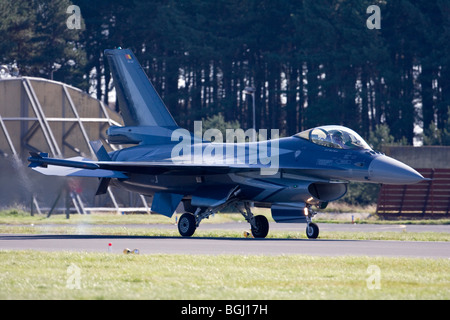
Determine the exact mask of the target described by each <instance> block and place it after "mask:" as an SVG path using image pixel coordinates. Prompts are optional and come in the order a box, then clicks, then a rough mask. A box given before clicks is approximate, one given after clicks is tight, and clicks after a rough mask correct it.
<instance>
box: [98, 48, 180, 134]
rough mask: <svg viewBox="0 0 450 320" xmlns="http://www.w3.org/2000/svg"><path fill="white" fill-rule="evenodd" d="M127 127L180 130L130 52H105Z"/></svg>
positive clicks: (125, 50)
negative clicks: (176, 128)
mask: <svg viewBox="0 0 450 320" xmlns="http://www.w3.org/2000/svg"><path fill="white" fill-rule="evenodd" d="M105 56H106V58H107V59H108V63H109V66H110V68H111V73H112V76H113V80H114V86H115V87H116V94H117V98H118V101H119V109H120V111H121V113H122V118H123V121H124V123H125V126H157V127H177V124H176V122H175V120H174V119H173V117H172V115H171V114H170V112H169V110H167V108H166V106H165V105H164V102H163V101H162V100H161V98H160V96H159V95H158V93H157V92H156V90H155V88H154V87H153V85H152V83H151V82H150V80H149V79H148V77H147V75H146V73H145V71H144V70H143V69H142V67H141V65H140V64H139V62H138V61H137V59H136V57H135V56H134V54H133V52H131V50H129V49H108V50H105Z"/></svg>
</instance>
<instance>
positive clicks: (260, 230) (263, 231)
mask: <svg viewBox="0 0 450 320" xmlns="http://www.w3.org/2000/svg"><path fill="white" fill-rule="evenodd" d="M268 233H269V221H267V218H266V217H265V216H261V215H258V216H256V217H255V227H253V226H252V235H253V237H254V238H265V237H266V236H267V234H268Z"/></svg>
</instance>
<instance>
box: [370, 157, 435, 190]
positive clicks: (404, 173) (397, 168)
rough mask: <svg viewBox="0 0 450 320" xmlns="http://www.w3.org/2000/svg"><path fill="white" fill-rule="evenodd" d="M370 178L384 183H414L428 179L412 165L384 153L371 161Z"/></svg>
mask: <svg viewBox="0 0 450 320" xmlns="http://www.w3.org/2000/svg"><path fill="white" fill-rule="evenodd" d="M369 178H370V181H374V182H379V183H384V184H413V183H417V182H420V181H424V180H427V179H425V178H424V177H423V176H422V175H421V174H420V173H418V172H417V171H416V170H414V169H413V168H411V167H410V166H408V165H406V164H404V163H402V162H400V161H397V160H395V159H392V158H390V157H387V156H384V155H383V156H379V157H377V158H375V159H374V160H372V162H371V163H370V165H369Z"/></svg>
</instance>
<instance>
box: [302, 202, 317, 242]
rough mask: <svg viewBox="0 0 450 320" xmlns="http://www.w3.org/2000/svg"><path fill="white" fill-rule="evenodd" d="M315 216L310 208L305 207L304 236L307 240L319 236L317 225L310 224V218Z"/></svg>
mask: <svg viewBox="0 0 450 320" xmlns="http://www.w3.org/2000/svg"><path fill="white" fill-rule="evenodd" d="M315 215H316V212H315V211H313V210H312V209H311V206H308V207H305V216H306V236H307V237H308V238H309V239H317V237H318V236H319V227H318V226H317V224H315V223H313V222H311V220H312V218H313V217H314V216H315Z"/></svg>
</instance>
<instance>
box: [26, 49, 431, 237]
mask: <svg viewBox="0 0 450 320" xmlns="http://www.w3.org/2000/svg"><path fill="white" fill-rule="evenodd" d="M105 57H106V58H107V60H108V62H109V65H110V68H111V73H112V76H113V80H114V85H115V88H116V94H117V98H118V103H119V108H120V112H121V115H122V118H123V121H124V126H123V127H116V126H112V127H110V128H109V129H108V130H107V134H108V141H109V143H112V144H120V145H126V144H133V145H134V146H131V147H128V148H123V149H121V150H118V151H113V152H109V153H108V152H106V149H105V148H104V146H103V145H102V143H101V142H100V141H93V142H91V146H92V148H93V150H94V151H95V153H96V156H97V160H91V159H85V158H82V157H75V158H70V159H57V158H51V157H49V156H48V154H46V153H39V154H38V153H35V152H31V153H30V154H31V157H29V158H28V161H29V162H30V165H29V166H30V167H32V168H33V169H34V170H36V171H39V172H41V173H43V174H46V175H58V176H77V177H97V178H99V179H100V183H99V187H98V190H97V194H103V193H105V192H106V191H107V188H108V186H109V185H110V184H114V185H117V186H121V187H123V188H125V189H127V190H130V191H133V192H137V193H140V194H143V195H147V196H152V197H153V200H152V205H151V211H152V212H156V213H159V214H162V215H165V216H167V217H172V215H173V214H174V212H175V210H176V209H177V207H180V208H181V206H180V204H183V206H182V207H183V208H184V213H183V214H182V215H181V217H180V218H179V219H178V230H179V232H180V234H181V235H182V236H184V237H189V236H192V235H193V234H194V232H195V230H196V228H197V227H199V225H200V222H201V221H202V220H203V219H205V218H208V217H209V216H211V215H212V214H215V213H217V212H219V211H221V210H224V209H225V208H227V207H232V208H233V207H234V208H235V209H236V210H238V211H239V212H240V213H241V214H242V215H243V216H244V218H245V219H246V220H247V222H248V223H250V226H251V232H252V235H253V236H254V237H255V238H265V237H266V236H267V234H268V232H269V223H268V220H267V218H266V217H265V216H264V215H256V216H255V215H253V213H252V207H270V208H271V213H272V217H273V219H274V220H275V221H276V222H281V223H289V222H303V223H306V235H307V236H308V238H317V237H318V235H319V228H318V226H317V225H316V224H315V223H313V222H312V218H313V216H314V215H315V214H316V212H315V211H314V210H313V207H318V208H321V209H323V208H325V207H326V206H327V204H328V203H329V202H330V201H335V200H338V199H340V198H342V197H343V196H344V195H345V194H346V192H347V185H348V183H349V182H350V181H360V182H369V183H384V184H412V183H417V182H420V181H422V180H425V179H424V178H423V177H422V175H420V174H419V173H418V172H417V171H415V170H414V169H412V168H410V167H409V166H407V165H405V164H403V163H401V162H399V161H397V160H394V159H392V158H390V157H387V156H386V155H384V154H381V153H380V152H377V151H374V150H372V148H371V147H370V146H369V145H368V144H367V143H366V142H365V141H364V140H363V139H362V138H361V137H360V136H359V135H358V134H357V133H356V132H354V131H353V130H351V129H349V128H346V127H343V126H339V125H326V126H320V127H316V128H312V129H309V130H306V131H303V132H300V133H298V134H296V135H294V136H291V137H285V138H277V137H276V138H273V137H272V139H270V140H260V141H252V142H248V141H247V140H248V139H247V140H246V139H245V138H244V139H242V135H243V130H241V131H238V130H230V132H228V130H227V134H226V136H227V139H226V141H225V142H223V136H222V133H220V132H217V131H218V130H216V131H214V130H212V131H211V129H210V130H207V131H206V132H205V134H203V135H202V132H201V129H200V130H196V129H195V128H194V133H191V132H189V131H188V130H186V129H183V128H180V127H178V125H177V123H176V122H175V120H174V119H173V117H172V115H171V114H170V113H169V111H168V109H167V108H166V106H165V105H164V103H163V101H162V99H161V98H160V96H159V95H158V93H157V92H156V90H155V88H154V87H153V85H152V83H151V82H150V80H149V79H148V77H147V75H146V73H145V71H144V70H143V68H142V67H141V65H140V64H139V62H138V61H137V59H136V57H135V56H134V54H133V52H132V51H131V50H129V49H121V48H118V49H110V50H105ZM197 129H198V128H197ZM196 131H199V132H196ZM253 133H254V132H253ZM245 135H248V136H250V137H251V136H252V135H251V134H245ZM261 135H262V133H261V130H260V136H261ZM221 139H222V141H220V140H221ZM208 140H210V141H208ZM211 140H214V141H213V142H211ZM236 141H237V142H236Z"/></svg>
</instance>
